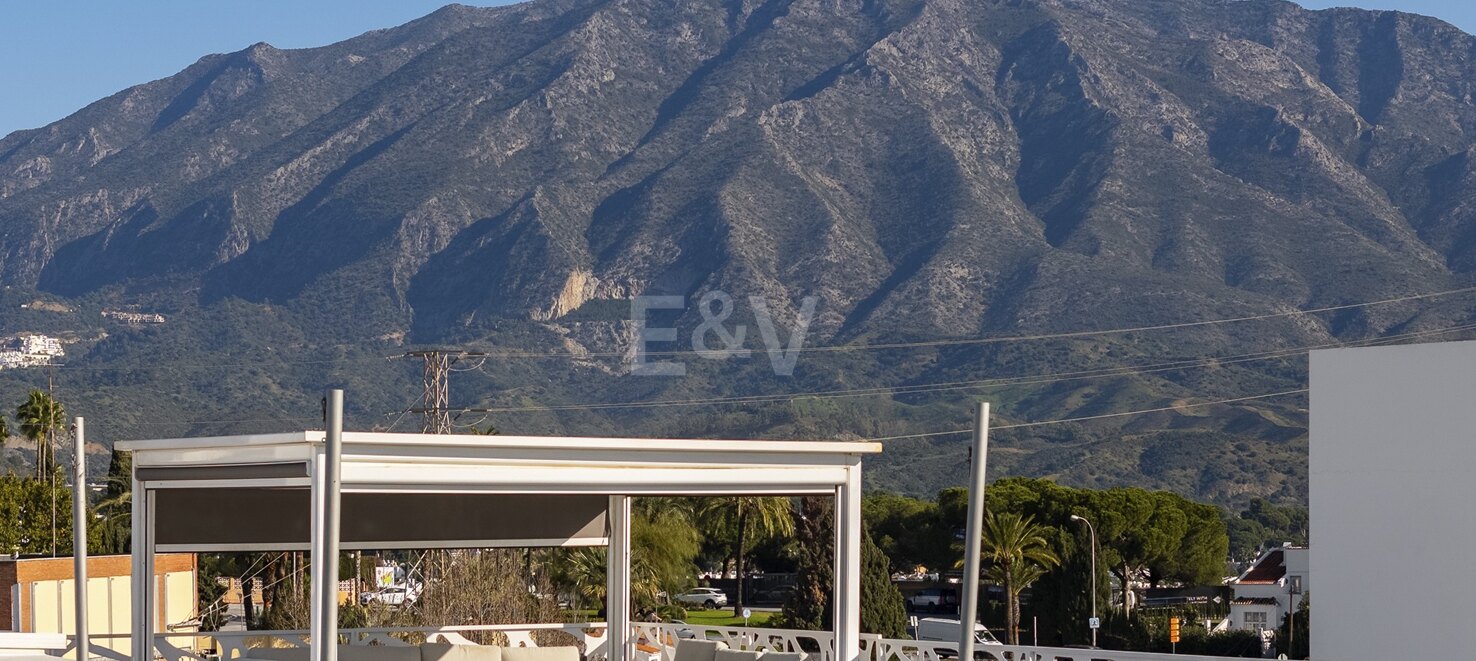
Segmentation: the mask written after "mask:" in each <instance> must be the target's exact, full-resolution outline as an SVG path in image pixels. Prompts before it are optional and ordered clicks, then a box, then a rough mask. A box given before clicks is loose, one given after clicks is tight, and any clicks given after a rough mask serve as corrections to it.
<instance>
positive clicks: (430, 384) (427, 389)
mask: <svg viewBox="0 0 1476 661" xmlns="http://www.w3.org/2000/svg"><path fill="white" fill-rule="evenodd" d="M462 355H463V354H462V352H459V351H441V350H438V349H433V350H428V351H411V352H408V353H406V354H405V356H406V357H409V358H419V359H421V360H422V361H423V362H424V364H425V368H424V371H423V373H422V375H421V383H422V387H423V388H424V390H423V391H422V393H421V401H422V402H424V403H425V406H424V407H420V408H413V409H410V410H411V411H412V412H414V413H421V414H424V416H425V422H424V423H423V424H422V425H421V427H420V430H421V431H422V432H425V433H427V434H449V433H451V366H452V365H454V364H455V363H456V361H458V360H460V359H461V357H462Z"/></svg>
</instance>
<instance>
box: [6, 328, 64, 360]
mask: <svg viewBox="0 0 1476 661" xmlns="http://www.w3.org/2000/svg"><path fill="white" fill-rule="evenodd" d="M65 354H66V352H65V351H63V350H62V342H61V340H60V339H59V338H55V337H50V336H47V335H41V334H39V333H34V334H26V335H17V336H15V337H7V338H0V369H11V368H18V367H44V366H46V365H51V364H53V363H55V361H56V360H57V359H58V358H61V357H62V356H63V355H65Z"/></svg>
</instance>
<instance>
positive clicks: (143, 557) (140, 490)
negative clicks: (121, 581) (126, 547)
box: [129, 463, 154, 659]
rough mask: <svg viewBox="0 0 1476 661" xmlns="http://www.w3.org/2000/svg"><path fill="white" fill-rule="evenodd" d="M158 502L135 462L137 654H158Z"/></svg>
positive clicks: (136, 656)
mask: <svg viewBox="0 0 1476 661" xmlns="http://www.w3.org/2000/svg"><path fill="white" fill-rule="evenodd" d="M153 515H154V503H153V498H151V497H149V492H148V489H146V488H144V485H143V484H141V483H140V482H139V481H138V464H136V463H135V464H134V465H133V513H132V519H133V536H132V538H131V540H130V542H129V543H130V544H132V545H133V567H132V570H131V573H132V575H131V577H130V579H129V580H131V581H132V582H133V626H132V631H131V634H132V637H133V641H132V642H133V646H132V647H133V655H132V657H133V658H134V659H152V658H154V539H153V538H154V520H153Z"/></svg>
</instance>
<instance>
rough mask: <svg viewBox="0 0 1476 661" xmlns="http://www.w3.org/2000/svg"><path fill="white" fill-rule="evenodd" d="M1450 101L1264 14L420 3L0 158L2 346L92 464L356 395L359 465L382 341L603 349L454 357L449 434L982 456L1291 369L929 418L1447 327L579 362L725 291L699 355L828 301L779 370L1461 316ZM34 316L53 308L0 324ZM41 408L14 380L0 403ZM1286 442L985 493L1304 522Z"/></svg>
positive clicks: (1148, 453) (1237, 426)
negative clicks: (1062, 496) (476, 410)
mask: <svg viewBox="0 0 1476 661" xmlns="http://www.w3.org/2000/svg"><path fill="white" fill-rule="evenodd" d="M1473 87H1476V39H1473V38H1472V37H1471V36H1469V35H1466V34H1464V33H1461V32H1460V31H1458V30H1456V29H1455V28H1453V27H1451V26H1449V25H1446V24H1444V23H1441V22H1439V21H1435V20H1433V19H1427V18H1423V17H1418V16H1413V15H1408V14H1400V13H1393V12H1367V11H1358V10H1329V11H1320V12H1311V11H1306V10H1303V9H1301V8H1299V7H1297V6H1296V5H1293V4H1290V3H1285V2H1274V1H1264V0H1245V1H1212V0H1190V1H1182V0H1173V1H1169V0H1163V1H1158V0H1001V1H997V2H983V1H979V0H734V1H728V2H722V1H719V0H604V1H595V0H534V1H532V2H528V3H524V4H520V5H513V6H509V7H501V8H490V9H474V8H467V7H461V6H450V7H447V8H445V9H442V10H440V11H438V12H436V13H434V14H431V15H429V16H427V17H425V18H422V19H420V20H417V21H414V22H412V23H409V24H407V25H404V26H401V27H398V28H394V29H390V30H382V31H377V32H372V33H368V34H365V35H363V36H361V37H357V38H355V39H350V40H348V41H344V42H341V43H338V44H334V45H331V46H326V47H322V48H315V49H307V50H294V51H283V50H278V49H275V48H273V47H271V46H269V45H266V44H258V45H256V46H253V47H251V48H248V49H246V50H244V51H241V52H237V53H232V54H228V55H213V56H208V57H205V58H203V59H201V60H200V61H199V62H198V63H196V64H195V65H193V66H191V67H189V68H187V69H185V70H184V71H182V72H180V73H179V74H177V75H175V76H171V77H169V78H166V79H163V80H159V81H154V82H151V83H147V84H144V85H140V86H137V87H134V88H130V89H128V90H125V91H123V92H120V93H118V94H116V95H114V96H112V97H109V98H107V99H103V100H101V101H98V102H97V103H95V104H93V105H91V106H89V107H87V108H85V109H83V110H82V111H80V112H78V113H77V114H75V115H73V116H71V117H68V118H66V119H64V120H61V121H59V122H57V123H55V124H52V125H50V126H47V127H44V128H41V129H37V130H33V131H21V132H17V133H14V134H11V135H10V136H7V137H5V138H4V139H0V282H3V284H4V285H6V286H7V287H8V289H7V292H6V294H5V296H4V297H0V298H4V303H5V305H6V306H7V307H6V308H5V309H6V310H7V312H6V313H5V314H4V315H3V316H0V332H15V331H20V330H41V329H45V328H54V329H61V330H67V331H70V332H74V333H78V334H80V335H79V336H80V337H89V338H94V339H92V340H88V341H84V342H80V343H79V344H78V345H76V347H75V349H74V350H73V351H72V352H71V357H70V359H69V362H68V367H67V368H64V369H62V370H59V371H60V372H61V375H60V376H59V377H58V378H60V379H61V380H62V387H63V391H62V392H63V394H68V393H70V395H69V399H71V400H72V402H73V407H74V409H76V410H84V409H86V410H89V411H91V412H92V415H93V416H94V417H98V418H101V419H102V420H101V421H100V423H101V425H103V426H102V427H101V429H103V430H105V431H104V433H108V434H111V435H114V436H116V437H123V436H129V437H137V436H156V435H174V434H182V433H214V432H220V431H228V430H234V431H242V430H245V429H256V428H262V427H272V426H274V425H276V426H283V427H291V426H294V425H298V426H300V425H301V424H303V423H302V421H300V420H295V419H289V418H291V417H292V416H296V417H299V418H300V417H307V418H311V417H312V415H313V414H314V412H315V405H314V404H313V401H314V399H315V397H316V392H317V391H318V390H319V389H320V388H321V387H323V386H324V385H325V384H328V383H349V384H351V385H352V388H353V390H354V393H353V394H351V399H353V398H355V395H357V400H356V401H357V404H358V419H357V421H356V422H357V423H359V424H360V425H361V426H366V427H367V426H370V425H376V424H377V425H389V424H391V422H394V421H395V418H393V417H390V418H385V417H383V415H382V414H383V413H386V412H388V411H394V410H398V409H401V408H403V407H405V406H408V405H409V404H410V402H411V401H413V400H414V398H415V396H416V395H417V394H418V393H419V387H418V383H417V380H418V375H417V374H416V373H415V372H414V368H415V366H414V365H412V364H410V363H409V362H402V363H398V364H396V363H388V364H387V363H385V362H384V361H383V360H382V357H383V356H386V355H390V354H394V353H398V352H400V351H403V350H404V348H405V347H406V346H431V345H444V346H466V347H475V348H482V349H497V350H499V351H512V352H516V353H520V354H526V353H530V352H531V353H550V352H553V353H559V354H567V353H569V352H572V353H576V354H584V353H586V352H593V354H594V355H589V356H586V357H584V358H582V359H578V360H575V359H570V358H568V357H567V356H565V355H561V356H559V357H554V358H528V357H524V358H496V359H490V360H486V361H481V362H477V363H473V362H472V361H467V362H466V363H465V364H464V365H463V367H466V368H468V369H469V368H471V367H473V366H474V367H476V369H475V370H471V371H468V372H466V373H464V374H460V373H459V374H458V375H457V376H456V380H455V381H453V392H454V397H453V399H455V400H456V402H457V403H458V404H465V405H471V406H480V407H491V408H514V409H531V408H538V407H560V406H567V405H571V404H585V403H604V404H611V403H625V402H638V401H662V400H684V399H693V398H708V397H714V396H716V397H724V396H728V397H731V396H750V395H759V394H771V393H794V392H815V391H836V390H850V389H859V388H875V387H896V386H909V385H910V386H919V388H918V390H919V392H914V393H911V394H901V393H894V394H890V395H887V394H884V395H883V396H869V397H860V396H846V397H833V398H810V399H803V400H796V401H787V400H786V401H759V402H743V403H738V404H734V403H723V404H719V405H702V406H699V405H682V406H667V407H660V408H605V409H594V410H591V409H588V408H580V407H577V406H576V407H573V408H566V409H557V410H551V411H550V410H517V411H498V412H495V413H493V414H491V415H490V416H489V417H488V421H489V422H493V423H495V424H496V425H497V426H498V427H499V428H500V429H502V430H504V431H528V432H534V433H544V432H556V431H562V432H569V433H619V434H655V433H685V434H694V435H716V436H741V435H763V436H776V437H786V436H821V437H845V436H851V437H857V436H859V437H873V436H889V435H900V434H907V433H912V432H930V431H939V430H949V429H956V428H960V427H962V426H967V422H968V413H967V410H968V406H967V401H968V400H969V399H970V398H974V397H978V396H981V395H985V396H988V397H990V398H991V399H994V400H995V401H997V402H999V403H1000V404H1001V413H1002V415H1003V420H1004V421H1006V422H1008V421H1022V420H1044V419H1054V418H1062V417H1077V416H1084V415H1092V414H1096V413H1102V412H1110V411H1114V410H1125V409H1131V408H1144V407H1158V406H1164V405H1165V403H1166V402H1174V401H1179V402H1193V401H1204V400H1209V399H1218V398H1231V397H1237V396H1243V395H1255V394H1262V393H1267V392H1275V391H1279V390H1288V389H1294V388H1296V387H1298V384H1299V383H1300V382H1301V380H1302V379H1303V378H1304V374H1303V372H1304V369H1305V368H1304V364H1303V362H1302V361H1299V360H1297V359H1295V358H1289V359H1284V360H1275V361H1265V360H1263V361H1254V362H1246V363H1235V364H1225V365H1219V366H1211V367H1206V366H1198V367H1195V368H1192V369H1183V370H1178V371H1158V372H1153V373H1149V374H1137V375H1118V376H1113V377H1111V378H1092V379H1085V378H1082V379H1075V380H1064V381H1063V380H1055V381H1049V380H1042V379H1035V381H1036V382H1035V383H1029V382H1016V383H1010V384H993V385H992V387H987V388H982V387H975V388H971V389H962V388H955V389H953V390H926V389H923V388H921V386H925V385H928V384H956V383H960V382H969V381H978V380H981V379H987V378H992V377H1023V376H1039V375H1042V374H1052V373H1062V372H1074V371H1080V370H1090V369H1099V368H1103V367H1121V366H1133V365H1143V364H1158V363H1163V362H1165V361H1169V360H1176V359H1185V358H1190V359H1194V358H1197V357H1212V356H1222V357H1223V356H1236V355H1242V354H1248V353H1251V352H1259V351H1268V350H1276V349H1287V348H1297V347H1305V346H1314V345H1325V344H1331V343H1337V342H1348V341H1359V340H1366V339H1368V338H1375V337H1380V336H1385V335H1391V334H1396V335H1397V334H1405V333H1410V332H1416V331H1424V330H1431V329H1440V328H1445V327H1450V326H1454V325H1458V324H1463V323H1467V322H1469V321H1470V320H1471V316H1472V314H1471V312H1472V302H1473V299H1472V298H1471V297H1469V296H1456V297H1443V298H1439V299H1432V300H1428V301H1412V302H1406V303H1399V304H1390V305H1380V306H1373V307H1367V308H1356V309H1349V310H1345V311H1340V312H1336V313H1329V314H1322V315H1310V316H1292V317H1278V318H1273V319H1268V320H1264V321H1256V322H1245V323H1237V324H1226V325H1216V326H1202V327H1192V328H1187V329H1180V330H1173V331H1144V332H1139V333H1132V334H1122V335H1110V336H1097V337H1082V338H1071V339H1055V340H1042V341H1032V342H1007V343H990V344H961V345H945V346H929V347H923V348H906V349H888V350H882V349H876V350H867V351H847V352H813V353H807V354H803V355H802V356H801V357H800V358H799V360H798V362H797V363H796V371H795V373H794V375H793V376H789V377H785V376H776V375H774V374H773V370H772V369H771V367H770V365H769V363H768V361H767V360H765V359H764V358H763V354H762V353H761V352H760V353H757V354H755V355H753V356H750V357H749V358H736V359H731V360H728V361H721V362H720V361H711V360H702V359H695V358H691V357H688V358H687V359H686V361H685V362H686V364H687V368H688V369H687V375H686V376H685V377H681V378H675V377H665V378H657V377H642V376H634V375H630V374H628V373H627V371H628V370H627V367H628V365H627V364H626V362H625V361H624V360H622V359H621V358H619V357H618V355H612V356H609V357H602V355H603V354H605V353H609V354H619V353H620V352H623V351H626V350H628V348H629V346H630V340H631V337H632V328H631V324H630V323H629V321H628V320H629V318H630V305H629V302H628V301H629V299H631V298H632V297H634V296H639V295H676V296H682V297H686V299H687V300H688V301H690V304H689V306H688V308H687V310H686V311H685V312H684V313H683V314H681V315H680V317H679V318H677V319H675V320H673V321H671V322H670V323H672V324H675V325H678V326H680V327H681V328H682V329H683V332H682V333H681V334H680V335H679V337H680V338H682V339H681V341H680V342H678V343H676V344H675V345H671V346H670V347H669V348H672V349H690V345H689V343H688V341H687V340H688V338H689V337H690V335H691V334H692V333H694V332H702V330H703V329H702V328H700V326H701V324H702V322H703V321H704V317H703V315H702V314H701V313H700V312H699V310H698V305H697V303H696V301H697V300H698V299H699V298H700V297H701V296H702V295H703V294H705V293H707V292H712V291H723V292H727V293H728V294H731V295H732V296H733V297H734V299H735V300H736V301H738V303H739V305H737V306H736V308H737V312H736V313H735V314H736V315H737V316H734V317H732V318H731V319H730V321H729V327H731V326H733V325H736V324H738V323H744V324H745V325H747V326H749V328H748V331H749V332H748V335H747V340H746V343H747V345H748V346H749V347H751V348H754V349H761V348H762V346H763V345H762V343H761V341H760V333H759V332H758V328H757V325H756V319H755V316H754V313H753V309H752V306H751V305H748V303H747V301H748V300H749V299H748V297H750V296H760V297H763V299H764V300H765V301H766V303H767V309H768V311H769V312H770V313H772V316H773V318H775V319H778V320H780V322H781V326H782V328H781V331H783V330H784V329H785V328H790V329H792V328H793V325H794V324H793V322H792V321H790V320H793V319H795V318H796V316H797V315H798V314H799V311H800V310H801V308H802V306H803V305H802V301H803V300H804V299H805V298H806V297H815V298H816V300H817V301H818V303H817V307H816V311H815V314H814V319H813V322H812V323H811V324H810V325H809V327H808V332H807V333H806V334H805V341H806V343H807V344H808V345H810V346H823V345H838V344H856V343H869V344H876V343H895V342H905V341H920V340H936V339H960V338H979V337H986V336H1001V335H1032V334H1042V333H1053V332H1060V331H1076V330H1084V329H1085V330H1089V329H1103V328H1116V327H1127V326H1150V325H1159V324H1175V323H1182V322H1187V321H1198V320H1205V319H1214V318H1224V317H1242V316H1256V315H1266V314H1277V313H1284V312H1290V311H1294V310H1298V309H1307V308H1318V307H1324V306H1332V305H1339V304H1343V303H1348V302H1358V301H1368V300H1375V299H1383V298H1390V297H1397V296H1401V295H1405V294H1409V293H1419V292H1428V291H1438V290H1446V289H1452V288H1457V287H1462V286H1465V285H1466V284H1468V283H1470V282H1471V280H1472V278H1471V274H1472V270H1473V269H1476V250H1473V247H1476V223H1473V222H1472V204H1473V202H1476V174H1473V172H1472V163H1471V154H1472V149H1473V145H1476V139H1473V138H1476V104H1473V103H1472V93H1473ZM36 297H42V298H47V297H50V298H58V299H64V300H66V301H68V302H70V303H72V304H74V305H76V306H77V307H78V309H79V310H82V311H83V312H78V313H76V314H74V315H70V316H69V315H62V314H57V313H48V312H46V311H42V310H31V309H27V310H25V311H19V312H17V310H18V307H17V306H16V305H15V304H13V301H22V299H24V300H30V299H33V298H36ZM12 299H13V301H12ZM125 304H126V305H135V306H141V307H144V308H148V309H153V310H159V311H167V312H169V313H170V318H171V319H172V320H173V321H171V323H169V324H167V325H166V326H164V327H161V328H155V329H148V330H138V329H127V328H114V329H112V330H111V332H109V331H108V330H107V329H106V328H104V326H103V324H102V323H101V321H100V320H99V319H97V318H94V317H91V316H88V315H87V314H86V313H85V311H86V310H90V309H96V308H98V307H102V306H106V305H125ZM709 312H710V310H709ZM12 313H14V314H12ZM662 323H667V322H662ZM781 336H785V334H784V333H783V332H781ZM1441 337H1445V338H1448V337H1460V335H1450V336H1441ZM36 377H37V373H35V372H29V373H24V374H22V373H20V372H16V371H11V372H6V373H0V392H3V393H5V394H7V395H9V396H11V398H12V399H14V398H15V394H14V393H15V392H18V391H19V389H20V388H21V387H22V386H23V385H25V384H33V383H34V382H35V380H36ZM1027 381H1028V380H1027ZM1042 381H1049V382H1042ZM973 385H975V386H977V385H979V384H973ZM984 385H990V384H984ZM1304 406H1305V401H1304V400H1299V399H1298V398H1296V397H1290V398H1281V399H1275V400H1264V401H1248V402H1243V403H1239V404H1236V405H1234V406H1222V407H1207V408H1200V409H1184V410H1182V411H1180V412H1177V413H1164V414H1157V415H1151V416H1143V417H1136V418H1130V419H1127V418H1125V419H1117V420H1108V421H1104V422H1100V423H1090V424H1087V423H1084V424H1079V425H1063V426H1054V427H1039V428H1028V429H1022V430H1019V431H1017V432H1013V433H1011V434H1009V435H1005V436H1004V437H1003V438H1002V439H1001V440H1000V441H998V447H999V450H998V456H997V458H996V460H995V463H994V464H993V465H992V467H997V470H998V471H1000V472H1001V473H1003V472H1018V473H1029V474H1046V475H1057V476H1060V477H1061V478H1062V479H1063V480H1066V481H1072V482H1076V483H1083V484H1088V485H1094V484H1117V483H1124V482H1128V483H1142V484H1150V485H1157V486H1169V487H1172V488H1176V489H1179V490H1181V491H1184V492H1186V493H1188V494H1190V495H1193V496H1197V497H1201V498H1209V499H1215V500H1219V501H1222V502H1236V501H1238V500H1241V499H1244V498H1247V497H1250V496H1253V495H1271V496H1274V497H1280V498H1288V499H1293V500H1295V499H1299V498H1301V497H1303V496H1304V493H1305V472H1306V469H1305V437H1304V426H1305V414H1304V412H1303V408H1302V407H1304ZM481 416H482V414H477V415H475V416H471V415H468V416H465V417H463V418H459V419H458V423H459V424H470V423H473V422H477V421H478V420H477V419H478V418H480V417H481ZM399 424H400V425H401V426H399V427H397V428H399V429H404V428H408V427H409V426H411V425H412V423H411V422H407V421H404V420H401V421H400V422H399ZM95 428H97V427H95ZM963 440H964V438H963V437H960V436H954V437H927V438H923V439H903V440H900V441H897V442H895V443H894V445H893V446H892V447H891V449H889V451H888V453H887V456H886V458H885V459H883V460H881V461H879V462H877V463H876V465H877V466H880V467H883V468H884V469H885V470H880V471H873V477H872V483H873V484H874V485H879V486H883V487H888V488H894V489H902V490H907V491H920V492H925V491H928V490H931V489H934V488H936V487H937V486H939V485H941V484H945V483H947V482H949V481H954V480H959V479H961V478H962V475H963V472H962V471H963V469H962V467H961V462H960V461H959V456H960V455H959V451H960V447H961V446H960V444H961V443H962V442H963Z"/></svg>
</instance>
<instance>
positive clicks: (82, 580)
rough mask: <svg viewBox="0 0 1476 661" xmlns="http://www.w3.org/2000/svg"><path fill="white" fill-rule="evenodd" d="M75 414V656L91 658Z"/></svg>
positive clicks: (83, 493) (82, 434) (80, 430)
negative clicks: (88, 638)
mask: <svg viewBox="0 0 1476 661" xmlns="http://www.w3.org/2000/svg"><path fill="white" fill-rule="evenodd" d="M85 424H86V423H85V421H84V420H83V419H82V417H81V416H78V417H77V422H76V425H77V457H76V460H75V461H73V462H72V464H73V466H72V582H73V583H74V584H75V585H74V587H75V588H76V590H77V594H76V597H75V604H76V607H77V614H76V616H75V617H76V622H77V638H76V643H77V660H78V661H87V659H90V658H92V655H91V650H90V649H89V648H88V644H87V430H86V427H85V426H84V425H85Z"/></svg>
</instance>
